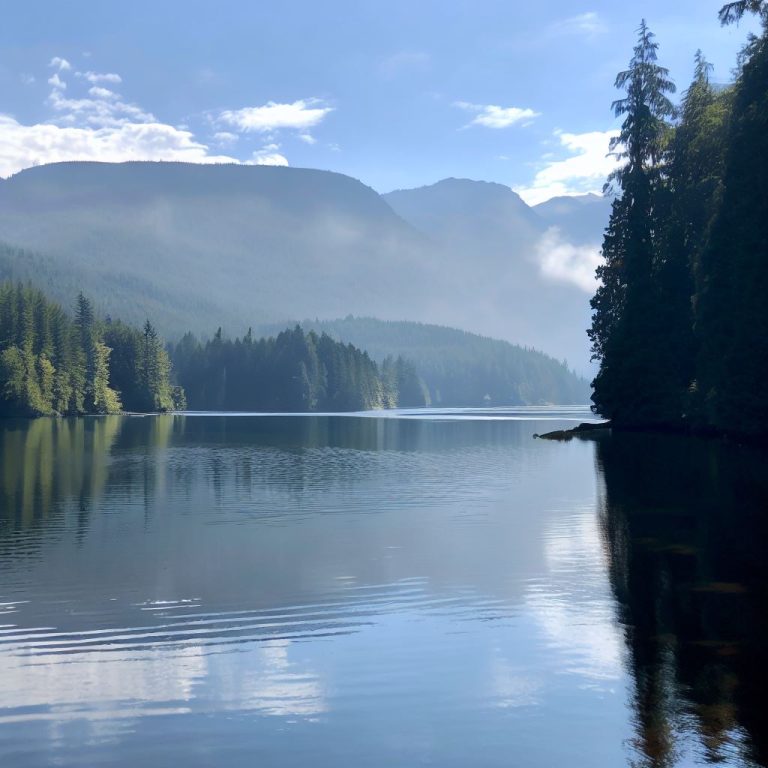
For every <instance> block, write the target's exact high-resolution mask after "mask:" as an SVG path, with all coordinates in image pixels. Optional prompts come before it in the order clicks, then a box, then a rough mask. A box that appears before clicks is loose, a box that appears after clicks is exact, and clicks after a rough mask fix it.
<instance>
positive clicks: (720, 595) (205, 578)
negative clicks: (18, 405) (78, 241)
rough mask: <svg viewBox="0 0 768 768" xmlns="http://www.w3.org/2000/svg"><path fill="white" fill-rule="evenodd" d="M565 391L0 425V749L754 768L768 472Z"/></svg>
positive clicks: (215, 758) (103, 759)
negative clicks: (604, 430) (321, 410)
mask: <svg viewBox="0 0 768 768" xmlns="http://www.w3.org/2000/svg"><path fill="white" fill-rule="evenodd" d="M586 418H589V413H588V412H587V411H586V410H585V409H581V408H540V409H536V408H518V409H486V410H464V411H462V410H447V411H437V410H433V411H414V412H388V413H369V414H359V415H293V416H292V415H285V416H277V415H276V416H259V415H246V414H243V415H202V414H199V415H194V414H189V415H168V416H159V417H104V418H84V419H71V420H68V419H62V420H52V419H38V420H35V421H28V422H22V421H7V422H3V423H0V452H1V453H2V469H1V470H0V764H1V765H2V766H4V768H5V767H6V766H7V767H8V768H11V767H14V766H44V765H56V766H77V767H78V768H82V767H83V766H89V767H90V766H137V765H144V766H154V765H171V764H177V765H179V766H184V767H185V768H191V767H193V766H255V765H263V766H317V767H320V768H325V767H326V766H328V767H329V768H330V767H331V766H333V767H334V768H336V767H338V766H371V767H375V768H378V767H379V766H381V767H382V768H383V767H384V766H387V767H392V766H422V765H434V766H439V767H440V768H453V767H455V768H459V767H461V768H466V767H468V766H472V767H473V768H476V767H483V766H521V767H522V766H525V767H537V766H541V767H542V768H544V767H545V766H546V768H554V767H556V766H599V767H602V766H606V767H608V766H611V767H615V766H665V767H666V766H698V765H707V764H710V763H718V764H719V765H721V766H765V765H768V723H767V722H766V720H767V719H768V718H767V717H766V714H765V712H766V711H768V708H767V707H765V706H764V702H763V700H764V698H765V690H766V678H767V677H768V672H767V671H766V670H767V669H768V665H767V664H766V661H767V659H766V653H767V652H766V639H767V638H768V626H766V625H767V624H768V610H766V606H768V594H767V593H768V563H767V562H766V560H767V559H766V557H765V551H766V533H767V529H768V514H766V511H767V510H768V472H766V469H767V468H768V464H767V463H766V455H765V454H764V453H760V452H758V451H757V450H755V449H748V448H743V447H739V446H736V445H733V444H727V443H724V442H720V441H705V440H692V439H686V438H675V437H664V436H652V435H631V434H625V435H616V434H614V435H608V434H606V435H603V436H602V437H598V438H594V437H593V438H592V439H573V440H571V441H569V442H550V441H542V440H535V439H533V437H532V436H533V434H534V433H541V432H546V431H549V430H552V429H560V428H563V427H568V426H572V425H573V423H574V422H575V421H581V420H584V419H586Z"/></svg>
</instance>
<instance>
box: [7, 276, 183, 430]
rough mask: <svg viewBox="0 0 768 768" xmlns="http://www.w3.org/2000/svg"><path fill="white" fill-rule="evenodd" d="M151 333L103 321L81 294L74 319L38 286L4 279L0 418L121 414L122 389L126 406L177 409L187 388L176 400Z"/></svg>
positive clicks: (164, 361) (164, 359)
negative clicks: (146, 334) (147, 338)
mask: <svg viewBox="0 0 768 768" xmlns="http://www.w3.org/2000/svg"><path fill="white" fill-rule="evenodd" d="M150 328H151V326H150ZM149 336H150V337H151V338H150V339H149V340H148V341H147V340H146V339H145V334H142V332H140V331H136V330H134V329H132V328H129V327H128V326H125V325H123V324H121V323H112V322H111V321H107V322H106V323H102V322H100V321H98V320H97V319H96V315H95V312H94V308H93V305H92V304H91V302H90V301H89V300H88V299H87V298H86V297H85V296H83V295H82V294H79V295H78V298H77V302H76V305H75V312H74V318H70V317H69V316H68V315H67V314H66V313H65V312H64V310H63V309H62V308H61V307H60V306H59V305H58V304H56V303H54V302H52V301H49V300H48V299H47V298H46V297H45V296H44V294H43V293H42V292H41V291H39V290H37V289H34V288H32V287H30V286H23V285H21V284H20V283H19V284H16V285H14V284H12V283H2V284H0V416H50V415H54V414H82V413H101V414H109V413H119V412H120V410H121V409H122V407H123V402H122V401H121V396H120V393H121V392H122V391H123V390H125V393H126V396H125V398H124V402H125V404H126V407H131V408H136V409H137V410H139V409H143V410H170V409H172V408H173V407H174V402H179V403H183V402H184V399H183V392H181V391H177V392H176V393H175V398H176V400H175V401H174V390H173V387H172V385H171V381H170V373H171V371H170V362H169V359H168V353H167V352H166V351H165V349H163V347H162V344H161V343H160V342H159V340H158V339H157V335H156V334H154V331H152V333H150V334H149ZM142 361H143V362H144V365H143V367H142ZM146 361H149V362H146ZM147 371H149V374H147V373H146V372H147Z"/></svg>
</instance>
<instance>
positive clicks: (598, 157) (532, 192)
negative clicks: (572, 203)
mask: <svg viewBox="0 0 768 768" xmlns="http://www.w3.org/2000/svg"><path fill="white" fill-rule="evenodd" d="M617 134H618V131H590V132H588V133H560V132H556V134H555V135H556V136H557V137H558V139H559V141H560V145H561V147H562V148H564V149H565V150H566V151H567V152H568V153H570V156H569V157H566V158H564V159H561V160H555V159H552V160H548V161H547V162H546V163H545V165H544V167H542V168H541V169H540V170H539V171H537V173H536V175H535V176H534V178H533V183H532V184H531V185H530V186H527V187H518V188H515V192H517V193H518V194H519V195H520V197H522V198H523V200H525V202H526V203H528V205H536V204H537V203H542V202H544V201H545V200H549V199H550V198H551V197H557V196H559V195H578V194H585V193H587V192H600V190H602V188H603V184H604V183H605V180H606V178H607V177H608V175H609V174H610V173H611V171H613V170H615V169H616V165H617V161H616V158H614V157H613V156H609V155H608V144H609V142H610V140H611V138H612V137H614V136H616V135H617Z"/></svg>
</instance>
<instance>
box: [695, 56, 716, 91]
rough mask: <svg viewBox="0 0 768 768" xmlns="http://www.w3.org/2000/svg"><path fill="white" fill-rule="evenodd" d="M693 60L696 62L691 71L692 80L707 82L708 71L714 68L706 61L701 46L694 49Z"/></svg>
mask: <svg viewBox="0 0 768 768" xmlns="http://www.w3.org/2000/svg"><path fill="white" fill-rule="evenodd" d="M694 61H695V63H696V67H695V68H694V71H693V79H694V81H695V82H697V83H706V84H709V73H710V72H711V71H712V70H713V69H714V67H713V65H712V64H710V63H709V62H708V61H707V59H706V58H705V56H704V54H703V53H702V52H701V48H699V50H698V51H696V55H695V57H694Z"/></svg>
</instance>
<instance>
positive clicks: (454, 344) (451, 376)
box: [265, 315, 589, 407]
mask: <svg viewBox="0 0 768 768" xmlns="http://www.w3.org/2000/svg"><path fill="white" fill-rule="evenodd" d="M301 326H302V328H304V330H305V331H308V330H312V331H315V332H316V333H327V334H328V335H329V336H331V337H333V338H334V339H339V340H341V341H344V342H348V343H351V344H354V345H355V346H356V347H359V348H361V349H365V350H366V351H367V352H368V354H369V355H370V356H371V357H372V358H373V359H374V360H377V361H383V360H386V359H387V358H388V357H393V358H397V357H399V356H402V357H403V358H405V359H406V360H408V361H410V362H411V363H412V364H413V366H414V368H415V370H416V373H417V374H418V377H419V379H420V380H421V382H422V385H423V388H424V389H425V391H426V397H427V400H428V402H430V403H431V404H432V405H436V406H460V407H461V406H483V405H489V404H490V405H538V404H540V403H561V404H562V403H585V402H587V400H588V398H589V384H588V382H587V381H586V380H585V379H583V378H581V377H580V376H578V375H576V374H575V373H573V372H572V371H571V370H569V368H568V365H567V364H566V363H565V362H561V361H559V360H555V359H554V358H552V357H550V356H549V355H545V354H543V353H542V352H538V351H537V350H535V349H528V348H525V347H521V346H518V345H515V344H510V343H509V342H507V341H501V340H499V339H489V338H487V337H485V336H478V335H477V334H474V333H468V332H466V331H460V330H458V329H456V328H446V327H444V326H440V325H431V324H428V323H414V322H407V321H385V320H377V319H375V318H371V317H353V316H351V315H350V316H348V317H345V318H343V319H339V320H304V321H302V323H301ZM265 330H266V331H267V332H272V328H271V327H267V328H266V329H265Z"/></svg>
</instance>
